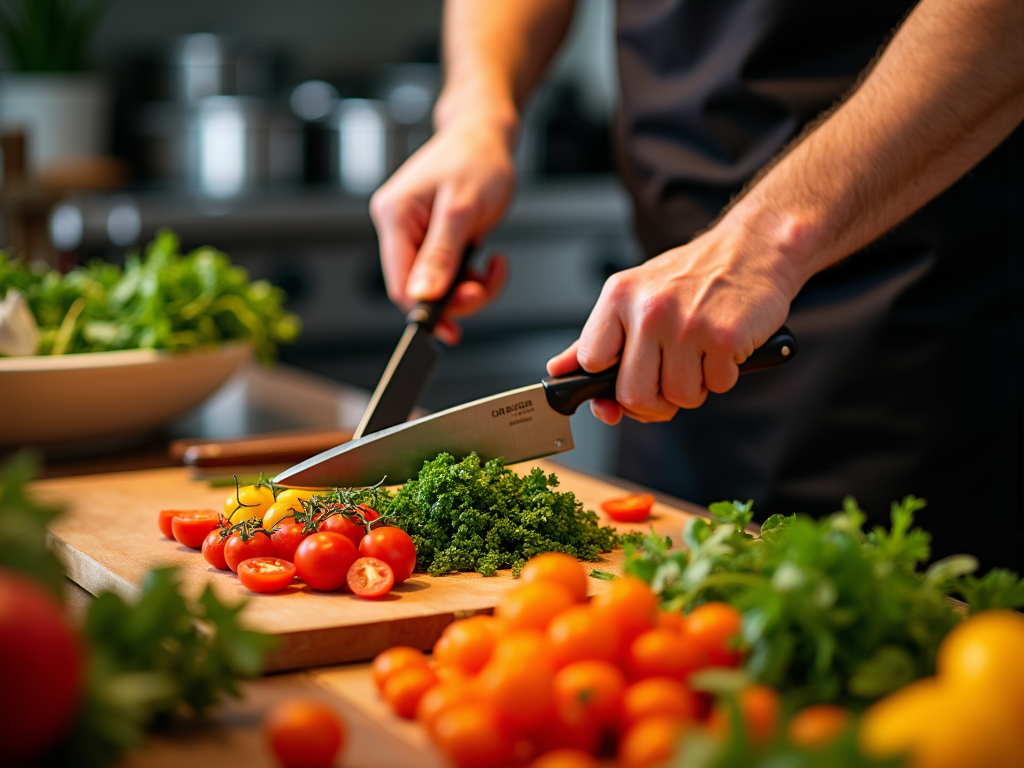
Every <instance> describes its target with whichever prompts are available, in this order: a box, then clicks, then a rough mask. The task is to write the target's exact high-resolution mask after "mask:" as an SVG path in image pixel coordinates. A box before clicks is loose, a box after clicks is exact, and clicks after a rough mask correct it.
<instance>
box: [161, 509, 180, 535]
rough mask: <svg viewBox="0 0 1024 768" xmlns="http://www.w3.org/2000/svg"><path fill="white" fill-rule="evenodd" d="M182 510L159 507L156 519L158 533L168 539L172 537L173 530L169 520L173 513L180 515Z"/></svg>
mask: <svg viewBox="0 0 1024 768" xmlns="http://www.w3.org/2000/svg"><path fill="white" fill-rule="evenodd" d="M184 511H185V510H183V509H161V510H160V514H159V516H158V517H157V520H156V522H157V525H159V526H160V533H162V534H163V535H164V536H166V537H167V538H168V539H174V531H173V530H171V520H172V519H173V518H174V516H175V515H180V514H181V513H182V512H184Z"/></svg>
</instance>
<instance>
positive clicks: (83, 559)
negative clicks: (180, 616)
mask: <svg viewBox="0 0 1024 768" xmlns="http://www.w3.org/2000/svg"><path fill="white" fill-rule="evenodd" d="M46 538H47V543H48V545H49V547H50V549H51V550H52V551H53V553H54V554H55V555H56V556H57V559H58V560H60V561H61V564H62V565H63V566H64V571H65V573H66V575H67V577H68V578H69V579H71V580H72V581H73V582H75V583H76V584H78V586H80V587H82V588H83V589H85V590H86V591H87V592H89V593H90V594H92V595H93V596H97V595H100V594H101V593H103V592H113V593H114V594H116V595H120V596H121V597H123V598H124V599H125V600H136V599H138V598H139V596H140V595H141V594H142V587H141V586H139V585H136V584H133V583H132V582H131V581H129V580H128V579H125V578H122V577H120V576H116V575H115V574H114V573H113V572H112V571H111V570H110V569H108V568H106V567H104V566H103V565H101V564H100V563H99V561H97V560H96V559H94V558H92V557H90V556H89V555H87V554H85V553H84V552H82V551H80V550H78V549H75V548H74V547H72V546H71V545H69V544H68V543H67V542H65V541H64V540H63V539H61V538H60V537H59V536H56V535H55V534H54V533H53V532H52V531H47V533H46Z"/></svg>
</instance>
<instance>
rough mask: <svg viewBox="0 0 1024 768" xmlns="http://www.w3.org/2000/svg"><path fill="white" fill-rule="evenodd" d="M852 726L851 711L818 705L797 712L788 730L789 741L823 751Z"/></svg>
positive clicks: (831, 705) (828, 705)
mask: <svg viewBox="0 0 1024 768" xmlns="http://www.w3.org/2000/svg"><path fill="white" fill-rule="evenodd" d="M849 724H850V711H849V710H847V709H843V708H842V707H837V706H836V705H834V704H816V705H814V706H810V707H805V708H804V709H801V710H800V711H799V712H797V713H796V714H795V715H794V716H793V719H792V720H790V721H789V727H788V728H787V730H786V734H787V736H789V741H790V743H792V744H795V745H796V746H798V747H803V748H804V749H822V748H824V747H827V746H828V745H829V744H831V743H832V742H833V741H835V740H836V738H838V736H839V734H841V733H842V732H843V731H845V730H846V728H847V726H848V725H849Z"/></svg>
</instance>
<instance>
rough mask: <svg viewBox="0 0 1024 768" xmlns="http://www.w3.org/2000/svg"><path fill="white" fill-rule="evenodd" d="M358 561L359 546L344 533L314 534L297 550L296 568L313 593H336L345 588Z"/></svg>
mask: <svg viewBox="0 0 1024 768" xmlns="http://www.w3.org/2000/svg"><path fill="white" fill-rule="evenodd" d="M357 557H358V555H357V553H356V547H355V544H353V543H352V542H351V541H349V540H348V539H346V538H345V537H344V536H342V535H341V534H340V533H314V534H311V535H309V536H307V537H306V540H305V541H304V542H302V543H301V544H299V548H298V549H296V550H295V568H296V569H297V570H298V574H299V578H300V579H302V580H303V581H304V582H306V583H307V584H308V585H309V586H310V587H312V588H313V589H317V590H320V591H321V592H333V591H334V590H336V589H338V588H340V587H341V586H343V585H344V584H345V579H346V578H347V576H348V569H349V568H351V567H352V563H354V562H355V561H356V558H357Z"/></svg>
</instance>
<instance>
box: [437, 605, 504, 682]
mask: <svg viewBox="0 0 1024 768" xmlns="http://www.w3.org/2000/svg"><path fill="white" fill-rule="evenodd" d="M497 624H498V622H497V620H496V619H494V618H493V617H491V616H472V617H470V618H468V619H461V620H459V621H455V622H452V623H451V624H449V625H448V626H447V627H445V630H444V632H442V633H441V637H440V638H439V639H438V641H437V643H436V644H435V645H434V658H435V659H437V660H438V662H440V663H441V664H445V665H449V666H454V667H458V668H460V669H462V670H463V671H464V672H466V673H468V674H470V675H475V674H476V673H477V672H479V671H480V670H481V669H483V668H484V665H485V664H487V662H488V661H490V660H491V654H492V653H493V652H494V646H495V645H497V642H498V627H497Z"/></svg>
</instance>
